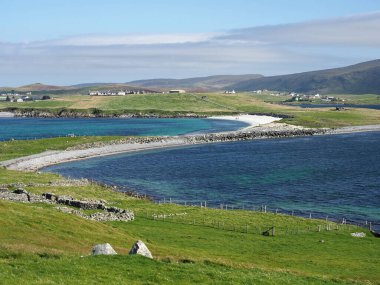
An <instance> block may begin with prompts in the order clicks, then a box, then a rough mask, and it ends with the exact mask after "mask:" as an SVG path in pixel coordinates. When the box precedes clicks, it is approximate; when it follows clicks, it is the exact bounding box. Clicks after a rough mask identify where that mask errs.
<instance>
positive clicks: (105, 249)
mask: <svg viewBox="0 0 380 285" xmlns="http://www.w3.org/2000/svg"><path fill="white" fill-rule="evenodd" d="M115 254H117V252H116V251H115V250H114V249H113V248H112V246H111V245H110V244H109V243H103V244H97V245H95V246H94V247H93V248H92V255H115Z"/></svg>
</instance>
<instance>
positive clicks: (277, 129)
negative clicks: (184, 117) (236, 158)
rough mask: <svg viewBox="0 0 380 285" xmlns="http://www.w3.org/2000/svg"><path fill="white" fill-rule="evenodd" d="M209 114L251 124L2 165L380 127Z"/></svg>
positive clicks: (27, 166) (28, 166)
mask: <svg viewBox="0 0 380 285" xmlns="http://www.w3.org/2000/svg"><path fill="white" fill-rule="evenodd" d="M209 118H210V119H222V120H239V121H242V122H245V123H247V124H249V126H248V127H244V128H242V129H239V130H236V131H232V132H222V133H209V134H201V135H182V136H160V137H143V138H127V139H122V140H118V141H114V142H110V143H92V144H86V145H81V146H78V147H74V148H69V149H67V150H63V151H46V152H43V153H40V154H35V155H30V156H25V157H20V158H16V159H11V160H7V161H2V162H0V166H2V167H5V168H7V169H10V170H20V171H37V170H39V169H41V168H44V167H47V166H50V165H54V164H59V163H64V162H69V161H75V160H82V159H88V158H93V157H100V156H106V155H114V154H119V153H126V152H136V151H144V150H152V149H161V148H172V147H181V146H187V145H199V144H207V143H218V142H228V141H243V140H255V139H269V138H283V137H297V136H310V135H325V134H328V135H334V134H345V133H356V132H368V131H380V125H367V126H353V127H343V128H338V129H313V128H304V127H301V126H293V125H288V124H285V123H279V122H277V121H279V120H280V119H281V118H277V117H271V116H258V115H236V116H215V117H209Z"/></svg>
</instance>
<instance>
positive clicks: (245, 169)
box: [45, 132, 380, 223]
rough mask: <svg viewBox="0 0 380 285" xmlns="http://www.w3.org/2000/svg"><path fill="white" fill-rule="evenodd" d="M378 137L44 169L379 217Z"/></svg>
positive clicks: (176, 193)
mask: <svg viewBox="0 0 380 285" xmlns="http://www.w3.org/2000/svg"><path fill="white" fill-rule="evenodd" d="M379 142H380V132H369V133H355V134H343V135H329V136H327V135H326V136H314V137H302V138H286V139H270V140H256V141H245V142H228V143H218V144H208V145H200V146H191V147H183V148H174V149H164V150H154V151H145V152H141V153H130V154H120V155H115V156H109V157H101V158H93V159H88V160H83V161H76V162H70V163H65V164H60V165H55V166H51V167H48V168H46V169H45V171H52V172H57V173H61V174H63V175H65V176H69V177H75V178H79V177H87V178H90V179H94V180H97V181H99V182H104V183H107V184H112V185H118V186H120V187H128V188H131V189H133V190H135V191H137V192H140V193H145V194H148V195H151V196H153V197H155V198H156V199H161V200H162V199H164V198H165V199H166V200H168V199H169V198H172V199H173V200H174V201H176V200H177V201H180V202H181V203H182V202H184V201H187V202H188V203H190V202H194V203H195V202H197V203H198V204H199V201H207V202H208V205H211V206H215V207H217V206H219V205H220V204H221V203H223V204H228V205H229V206H234V207H243V206H244V207H245V208H252V207H254V208H256V209H257V207H259V206H260V205H267V206H268V209H270V210H272V211H273V210H275V209H276V208H278V209H282V210H287V211H292V210H294V211H296V213H300V212H303V214H304V215H309V213H312V215H313V216H314V217H315V216H319V217H322V216H323V217H325V216H326V215H328V216H329V217H335V218H337V219H338V218H343V217H345V218H347V219H352V220H370V221H375V222H377V223H379V222H380V143H379ZM297 211H300V212H297Z"/></svg>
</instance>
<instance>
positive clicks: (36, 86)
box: [15, 83, 73, 92]
mask: <svg viewBox="0 0 380 285" xmlns="http://www.w3.org/2000/svg"><path fill="white" fill-rule="evenodd" d="M71 89H73V87H71V86H55V85H46V84H42V83H34V84H29V85H24V86H20V87H17V88H15V90H17V91H21V92H23V91H53V90H71Z"/></svg>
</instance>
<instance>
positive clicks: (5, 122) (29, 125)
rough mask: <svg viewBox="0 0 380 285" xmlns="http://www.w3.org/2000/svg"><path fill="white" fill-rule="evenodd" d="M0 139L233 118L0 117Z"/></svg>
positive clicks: (226, 125)
mask: <svg viewBox="0 0 380 285" xmlns="http://www.w3.org/2000/svg"><path fill="white" fill-rule="evenodd" d="M0 125H1V128H0V141H6V140H11V139H16V140H28V139H41V138H51V137H64V136H68V135H75V136H166V135H167V136H173V135H183V134H192V133H211V132H224V131H233V130H237V129H240V128H243V127H246V126H248V124H246V123H243V122H240V121H236V120H216V119H205V118H0Z"/></svg>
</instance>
